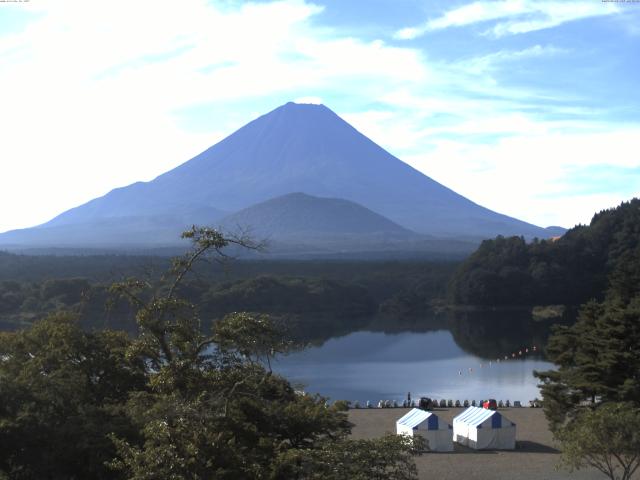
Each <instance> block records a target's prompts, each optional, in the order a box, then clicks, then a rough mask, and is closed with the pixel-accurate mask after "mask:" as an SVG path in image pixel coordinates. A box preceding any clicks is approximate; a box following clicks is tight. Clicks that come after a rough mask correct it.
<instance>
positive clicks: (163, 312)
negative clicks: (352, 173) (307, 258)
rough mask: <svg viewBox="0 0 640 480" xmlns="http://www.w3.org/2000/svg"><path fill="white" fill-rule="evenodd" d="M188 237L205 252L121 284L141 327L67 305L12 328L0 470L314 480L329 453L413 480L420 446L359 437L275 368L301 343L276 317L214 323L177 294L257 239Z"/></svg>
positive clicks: (7, 338)
mask: <svg viewBox="0 0 640 480" xmlns="http://www.w3.org/2000/svg"><path fill="white" fill-rule="evenodd" d="M185 237H186V238H189V239H190V240H191V241H192V242H193V249H192V250H191V251H189V252H188V253H187V254H186V255H185V256H183V257H181V258H179V259H177V260H176V261H175V262H174V264H173V268H172V269H171V271H170V272H168V274H167V275H166V276H165V277H163V278H162V279H161V282H160V284H159V285H151V284H150V283H147V282H143V281H139V280H135V279H130V280H127V281H125V282H121V283H119V284H115V285H114V286H113V288H112V291H113V292H114V293H116V294H118V295H120V296H122V297H125V298H127V299H128V300H129V301H131V302H132V304H133V306H134V308H135V310H136V321H137V325H138V332H137V336H136V337H135V338H129V337H127V336H126V335H125V334H123V333H118V332H113V331H108V330H107V331H102V332H99V333H88V332H84V331H83V330H81V329H80V328H79V327H78V325H77V323H74V321H73V320H72V319H71V317H69V316H65V315H62V314H59V315H56V316H52V317H49V318H48V319H46V320H44V321H42V322H39V323H36V324H35V325H34V326H32V327H30V328H29V329H26V330H23V331H18V332H11V333H3V334H2V335H0V381H1V383H0V401H1V403H0V448H2V451H3V456H2V457H1V459H0V478H1V477H2V476H8V477H9V478H15V479H25V480H27V479H29V480H31V479H39V478H50V479H56V480H57V479H72V478H96V479H120V478H127V479H133V480H142V479H157V478H163V479H203V478H220V479H238V478H243V479H274V480H275V479H289V478H301V479H304V478H317V474H316V470H315V469H314V468H312V467H311V466H312V465H320V463H322V462H327V461H331V463H332V465H331V468H333V470H332V471H333V472H334V475H333V477H329V478H344V477H341V476H340V475H343V474H348V472H356V471H357V472H359V473H358V475H360V477H353V478H398V479H401V480H402V479H414V478H415V475H416V470H415V465H413V461H412V454H413V446H412V445H410V444H409V443H408V442H405V441H399V440H393V439H382V440H379V441H376V440H372V441H368V442H364V443H363V442H361V441H353V440H350V439H349V438H348V435H349V433H350V428H351V424H350V423H349V422H348V421H347V416H346V414H345V411H346V408H347V407H346V404H344V403H341V402H337V403H335V404H333V405H331V406H328V405H326V400H325V399H324V398H322V397H320V396H310V395H305V394H302V393H299V392H296V391H295V390H294V389H293V388H292V386H291V385H290V384H289V382H288V381H287V380H286V379H284V378H282V377H281V376H279V375H277V374H275V373H274V372H272V371H271V369H270V368H269V364H270V358H271V357H272V356H273V355H277V354H286V352H287V350H288V348H289V346H290V344H291V343H290V341H289V340H288V339H287V338H286V336H285V332H284V331H283V330H282V329H281V327H280V325H279V324H278V323H276V322H273V321H272V320H271V319H270V318H269V317H268V316H266V315H260V314H248V313H233V314H230V315H227V316H225V317H224V318H223V319H222V320H220V321H218V322H216V323H215V324H214V325H213V327H212V329H211V330H210V331H208V329H207V328H204V327H203V325H202V322H201V319H200V315H199V310H198V309H197V308H196V307H195V306H194V305H193V304H191V303H190V302H189V301H187V300H185V299H183V298H181V297H180V294H179V293H180V291H181V287H182V286H183V284H184V281H185V278H186V275H187V274H188V273H189V272H190V271H191V270H192V269H193V267H194V265H195V263H196V262H197V261H199V260H200V259H201V258H204V257H205V256H206V255H207V254H209V253H212V252H213V253H214V259H218V260H220V259H221V258H223V256H224V254H223V252H222V249H224V248H225V247H226V246H227V245H228V244H229V243H237V244H239V245H244V244H245V241H244V240H243V239H227V238H224V237H222V236H221V235H220V234H219V233H218V232H216V231H215V230H211V229H202V228H196V227H194V228H193V229H192V230H191V231H190V232H187V233H186V234H185ZM376 452H377V453H378V454H379V457H380V458H379V459H377V460H376V461H372V455H373V454H374V453H376ZM348 476H349V475H348Z"/></svg>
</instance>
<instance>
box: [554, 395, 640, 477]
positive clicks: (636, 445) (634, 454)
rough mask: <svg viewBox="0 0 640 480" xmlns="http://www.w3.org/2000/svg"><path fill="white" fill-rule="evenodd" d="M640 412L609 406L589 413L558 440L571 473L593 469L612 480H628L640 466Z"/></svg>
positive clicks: (568, 427) (564, 430)
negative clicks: (586, 467) (584, 468)
mask: <svg viewBox="0 0 640 480" xmlns="http://www.w3.org/2000/svg"><path fill="white" fill-rule="evenodd" d="M639 432H640V409H638V408H637V406H633V405H629V404H624V403H608V404H605V405H602V406H601V407H599V408H597V409H595V410H587V411H585V412H582V414H581V415H580V416H579V417H578V418H577V419H576V420H575V421H574V422H572V423H571V424H570V425H569V426H567V427H566V428H565V429H563V430H562V432H560V433H559V434H558V435H557V436H556V437H557V438H558V440H559V441H560V444H561V446H562V460H563V463H564V464H565V465H566V466H568V467H569V468H570V469H571V470H574V469H580V468H583V467H585V466H590V467H594V468H596V469H598V470H600V471H601V472H602V473H604V474H605V475H606V476H607V477H608V478H610V479H611V480H629V479H630V478H631V477H632V476H633V474H634V473H635V471H636V470H637V469H638V468H639V467H640V433H639Z"/></svg>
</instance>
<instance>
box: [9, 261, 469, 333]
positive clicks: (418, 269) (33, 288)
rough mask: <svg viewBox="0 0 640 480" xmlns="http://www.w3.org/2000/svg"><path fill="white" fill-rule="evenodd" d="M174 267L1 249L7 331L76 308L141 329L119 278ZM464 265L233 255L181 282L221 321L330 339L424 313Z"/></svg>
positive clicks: (83, 315) (154, 282)
mask: <svg viewBox="0 0 640 480" xmlns="http://www.w3.org/2000/svg"><path fill="white" fill-rule="evenodd" d="M218 260H223V259H218ZM170 265H171V261H170V259H169V258H164V257H136V256H131V257H127V256H111V255H104V256H102V255H94V256H85V257H64V256H63V257H57V256H27V255H14V254H8V253H0V329H4V330H14V329H16V328H20V327H25V326H28V325H30V324H32V323H33V322H34V321H35V320H37V319H40V318H43V317H44V316H46V315H48V314H50V313H53V312H56V311H61V310H64V311H71V312H73V313H74V314H76V315H77V316H78V318H79V322H80V325H81V326H82V327H83V328H85V329H89V330H91V329H103V328H113V329H118V330H125V331H128V332H134V331H135V329H136V324H135V318H134V317H135V315H134V310H133V309H132V308H131V306H130V305H128V304H127V303H126V302H123V301H122V300H117V299H115V298H114V296H113V295H112V294H111V293H110V286H111V284H112V283H113V282H117V281H122V280H125V279H127V278H131V277H135V278H140V279H143V280H144V281H145V282H146V283H147V284H149V285H151V286H153V288H155V289H159V288H161V285H162V278H163V270H164V271H166V269H167V268H169V267H170ZM455 266H456V264H455V263H451V262H426V261H376V262H367V261H359V262H356V261H326V262H320V261H247V260H233V259H224V262H222V263H221V264H215V265H211V264H210V263H208V262H198V263H196V264H194V265H193V272H192V273H193V275H192V276H191V277H189V278H188V279H185V281H183V282H182V283H181V285H180V287H179V288H180V294H181V295H182V296H183V297H184V298H186V299H188V300H189V301H190V302H192V303H193V304H194V305H196V308H197V309H198V312H199V314H200V316H201V317H202V318H205V319H209V320H214V319H219V318H222V317H223V316H224V315H226V314H228V313H231V312H234V311H253V312H263V313H269V314H272V315H274V316H276V317H279V318H282V319H284V320H286V323H287V324H288V325H289V327H290V330H291V334H292V335H294V336H296V337H297V338H298V339H299V340H302V341H305V342H308V341H313V342H321V341H322V340H324V339H326V338H330V337H331V336H333V335H336V334H343V333H346V332H349V331H353V330H356V329H359V328H361V327H363V326H365V325H367V324H368V323H369V322H371V319H372V318H373V317H374V316H376V315H378V314H379V313H381V312H382V313H384V314H385V315H388V316H393V317H396V318H398V317H404V316H416V315H424V314H425V312H426V311H427V310H428V309H429V307H430V304H429V302H430V301H431V300H432V299H435V298H443V297H444V296H445V294H446V290H445V288H446V284H447V282H448V279H449V277H450V276H451V274H452V272H453V271H454V269H455ZM417 290H419V291H420V295H419V296H416V295H415V293H414V292H415V291H417ZM406 299H410V300H411V302H407V301H406Z"/></svg>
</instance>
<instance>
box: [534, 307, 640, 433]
mask: <svg viewBox="0 0 640 480" xmlns="http://www.w3.org/2000/svg"><path fill="white" fill-rule="evenodd" d="M547 355H548V357H549V359H550V360H551V361H552V362H554V363H555V364H556V365H557V366H558V368H557V369H556V370H550V371H546V372H535V375H536V376H537V377H538V378H539V379H540V380H542V385H541V391H542V395H543V397H544V410H545V414H546V416H547V419H548V420H549V421H550V423H551V427H552V429H556V428H558V427H561V426H562V425H564V423H565V422H566V421H567V420H570V419H571V418H572V417H574V416H575V415H576V413H577V412H579V411H580V409H581V405H583V404H584V403H585V402H586V403H588V404H590V405H595V404H596V403H598V402H631V403H634V404H636V405H638V406H640V297H636V298H635V299H634V300H632V301H631V302H629V304H627V305H624V304H622V303H621V302H620V301H618V300H617V299H615V298H614V299H611V300H607V301H605V302H603V303H596V302H590V303H587V304H586V305H584V306H583V308H582V310H581V311H580V315H579V318H578V321H577V322H576V323H575V324H574V325H572V326H570V327H566V326H565V327H560V328H557V329H556V330H555V334H554V335H553V336H552V337H551V338H550V339H549V343H548V346H547Z"/></svg>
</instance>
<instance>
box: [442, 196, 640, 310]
mask: <svg viewBox="0 0 640 480" xmlns="http://www.w3.org/2000/svg"><path fill="white" fill-rule="evenodd" d="M638 264H640V199H637V198H634V199H633V200H631V201H629V202H624V203H622V204H621V205H620V206H618V207H617V208H614V209H610V210H604V211H602V212H600V213H597V214H596V215H595V216H594V217H593V219H592V220H591V223H590V224H589V225H588V226H585V225H579V226H576V227H574V228H572V229H571V230H569V231H568V232H567V233H565V235H564V236H562V237H560V238H558V239H556V240H555V241H554V240H534V241H533V242H530V243H527V242H525V240H524V239H523V238H522V237H509V238H505V237H501V236H499V237H497V238H495V239H494V240H485V241H484V242H482V244H481V245H480V247H479V248H478V250H477V251H476V252H475V253H473V254H472V255H471V256H470V257H469V258H468V259H467V260H466V261H465V262H464V263H463V264H462V265H461V266H460V267H459V268H458V269H457V271H456V273H455V274H454V276H453V278H452V280H451V283H450V286H449V297H450V301H451V302H452V303H455V304H459V305H521V306H525V305H526V306H530V305H551V304H563V305H579V304H582V303H584V302H585V301H587V300H589V299H591V298H595V299H602V298H603V297H604V294H605V292H606V290H607V288H609V287H610V284H611V283H614V284H615V282H616V278H620V277H625V278H626V277H628V272H632V271H638V266H639V265H638Z"/></svg>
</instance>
